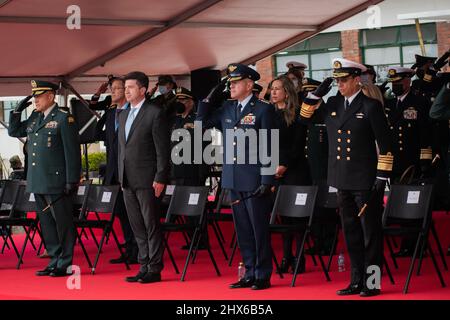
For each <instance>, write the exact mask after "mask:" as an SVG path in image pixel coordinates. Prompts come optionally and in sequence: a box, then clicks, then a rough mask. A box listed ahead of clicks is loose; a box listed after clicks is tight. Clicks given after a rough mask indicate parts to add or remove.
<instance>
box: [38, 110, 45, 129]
mask: <svg viewBox="0 0 450 320" xmlns="http://www.w3.org/2000/svg"><path fill="white" fill-rule="evenodd" d="M44 117H45V116H44V113H43V112H41V113H40V114H39V119H38V126H40V125H41V124H42V123H43V122H44Z"/></svg>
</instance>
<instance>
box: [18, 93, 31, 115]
mask: <svg viewBox="0 0 450 320" xmlns="http://www.w3.org/2000/svg"><path fill="white" fill-rule="evenodd" d="M32 97H33V96H28V97H26V98H25V99H23V100H22V101H20V102H19V104H18V105H17V107H16V108H15V109H14V112H16V113H19V112H22V111H23V110H25V109H26V108H28V106H30V105H31V101H30V99H31V98H32Z"/></svg>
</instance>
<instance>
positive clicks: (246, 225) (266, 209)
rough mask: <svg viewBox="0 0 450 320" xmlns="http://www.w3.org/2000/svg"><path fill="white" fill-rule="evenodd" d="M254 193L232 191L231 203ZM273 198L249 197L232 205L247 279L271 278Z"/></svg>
mask: <svg viewBox="0 0 450 320" xmlns="http://www.w3.org/2000/svg"><path fill="white" fill-rule="evenodd" d="M250 194H251V192H237V191H234V190H231V200H232V201H235V200H237V199H242V198H244V197H247V196H249V195H250ZM270 210H271V199H270V196H265V197H262V198H254V197H252V198H250V199H247V200H243V201H241V202H239V203H238V204H235V205H233V220H234V226H235V229H236V235H237V240H238V245H239V249H240V251H241V256H242V259H243V260H244V264H245V278H246V279H251V278H256V279H261V280H267V279H270V276H271V275H272V269H273V267H272V248H271V245H270V230H269V214H270Z"/></svg>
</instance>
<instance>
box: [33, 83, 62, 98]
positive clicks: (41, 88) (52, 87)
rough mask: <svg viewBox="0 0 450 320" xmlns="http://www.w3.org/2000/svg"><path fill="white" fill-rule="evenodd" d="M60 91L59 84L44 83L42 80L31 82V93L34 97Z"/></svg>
mask: <svg viewBox="0 0 450 320" xmlns="http://www.w3.org/2000/svg"><path fill="white" fill-rule="evenodd" d="M58 89H59V86H58V85H57V84H54V83H51V82H48V81H42V80H31V92H32V95H33V97H35V96H38V95H41V94H43V93H45V92H47V91H54V92H56V91H57V90H58Z"/></svg>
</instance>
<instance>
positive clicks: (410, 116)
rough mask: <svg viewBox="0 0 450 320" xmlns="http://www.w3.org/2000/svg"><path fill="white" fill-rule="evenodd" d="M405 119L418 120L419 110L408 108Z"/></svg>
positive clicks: (404, 112) (404, 115) (404, 114)
mask: <svg viewBox="0 0 450 320" xmlns="http://www.w3.org/2000/svg"><path fill="white" fill-rule="evenodd" d="M403 118H404V119H407V120H417V110H416V109H414V108H408V109H406V110H405V111H403Z"/></svg>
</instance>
